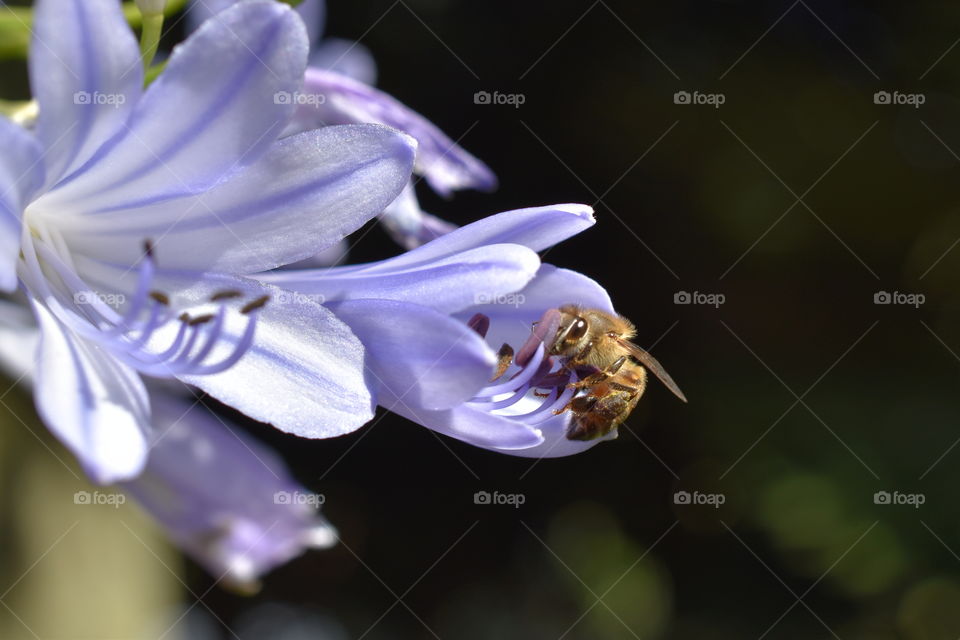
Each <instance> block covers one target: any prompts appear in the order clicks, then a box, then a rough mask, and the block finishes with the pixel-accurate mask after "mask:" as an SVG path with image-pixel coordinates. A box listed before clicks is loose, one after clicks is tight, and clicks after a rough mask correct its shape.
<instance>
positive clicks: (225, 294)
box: [210, 289, 243, 302]
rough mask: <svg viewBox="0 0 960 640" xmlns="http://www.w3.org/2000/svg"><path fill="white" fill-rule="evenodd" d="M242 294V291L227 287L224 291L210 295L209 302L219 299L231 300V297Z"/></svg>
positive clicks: (237, 296) (238, 296)
mask: <svg viewBox="0 0 960 640" xmlns="http://www.w3.org/2000/svg"><path fill="white" fill-rule="evenodd" d="M242 296H243V292H242V291H237V290H235V289H228V290H226V291H218V292H216V293H215V294H213V295H212V296H210V302H218V301H220V300H232V299H233V298H240V297H242Z"/></svg>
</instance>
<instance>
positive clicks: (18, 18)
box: [0, 0, 187, 60]
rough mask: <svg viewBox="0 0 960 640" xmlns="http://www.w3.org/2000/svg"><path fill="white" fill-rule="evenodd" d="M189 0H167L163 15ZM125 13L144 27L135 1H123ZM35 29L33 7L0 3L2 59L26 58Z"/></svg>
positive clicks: (133, 24) (131, 21) (135, 25)
mask: <svg viewBox="0 0 960 640" xmlns="http://www.w3.org/2000/svg"><path fill="white" fill-rule="evenodd" d="M186 4H187V0H167V4H166V6H165V7H164V9H163V15H164V16H165V17H170V16H172V15H174V14H175V13H177V12H178V11H180V10H181V9H183V7H184V6H185V5H186ZM123 15H124V17H125V18H126V19H127V23H128V24H129V25H130V26H131V27H132V28H134V29H140V28H142V27H144V19H143V16H141V15H140V9H138V8H137V5H136V3H134V2H124V3H123ZM32 30H33V9H32V8H31V7H10V6H6V5H0V60H8V59H16V58H26V57H27V49H28V48H29V47H30V34H31V33H32Z"/></svg>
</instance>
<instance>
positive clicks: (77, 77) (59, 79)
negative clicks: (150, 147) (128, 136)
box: [29, 0, 143, 184]
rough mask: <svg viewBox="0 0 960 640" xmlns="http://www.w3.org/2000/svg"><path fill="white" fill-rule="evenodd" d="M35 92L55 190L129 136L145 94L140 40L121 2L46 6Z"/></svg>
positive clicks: (37, 40)
mask: <svg viewBox="0 0 960 640" xmlns="http://www.w3.org/2000/svg"><path fill="white" fill-rule="evenodd" d="M35 12H36V13H35V20H34V24H35V30H34V34H33V42H32V43H31V45H30V59H29V66H30V84H31V87H32V89H33V95H34V96H36V98H37V102H38V103H39V105H40V114H39V116H38V118H37V138H38V139H39V140H40V142H41V144H42V145H43V148H44V151H45V153H46V156H45V159H46V163H47V175H46V179H47V183H48V184H53V183H55V182H56V181H57V180H59V179H60V178H61V177H63V176H65V175H67V174H69V173H70V172H72V171H74V170H75V169H77V168H78V167H80V166H81V165H82V164H83V163H84V162H86V161H87V160H89V159H90V157H91V156H93V154H94V153H95V152H96V151H97V150H98V149H99V148H100V146H101V145H103V143H104V142H106V141H107V140H108V139H110V138H111V137H112V136H114V135H115V134H117V133H118V132H119V131H121V130H123V128H124V127H125V125H126V122H127V120H128V119H129V117H130V113H131V112H132V110H133V108H134V105H136V103H137V100H138V99H139V98H140V92H141V90H142V87H143V65H142V64H141V62H140V49H139V47H138V46H137V41H136V38H134V36H133V32H132V31H131V30H130V27H129V26H127V21H126V20H125V19H124V17H123V13H122V12H121V11H120V5H119V4H118V3H117V2H116V1H115V0H38V2H37V3H36V9H35Z"/></svg>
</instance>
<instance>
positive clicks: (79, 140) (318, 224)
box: [0, 0, 415, 483]
mask: <svg viewBox="0 0 960 640" xmlns="http://www.w3.org/2000/svg"><path fill="white" fill-rule="evenodd" d="M307 49H308V46H307V36H306V34H305V31H304V27H303V24H302V22H301V20H300V18H299V17H298V16H297V15H296V14H295V13H294V12H293V11H292V10H290V9H289V7H286V6H285V5H283V4H280V3H277V2H273V1H269V0H251V1H248V2H242V3H240V4H238V5H236V6H234V7H232V8H230V9H228V10H226V11H223V12H222V13H219V14H217V15H216V16H215V17H214V18H212V19H211V20H208V21H207V22H206V23H204V25H203V26H202V27H201V28H199V29H198V30H197V31H196V32H194V33H193V34H192V35H191V36H190V38H189V39H188V40H187V41H186V42H184V43H183V44H181V45H180V46H178V47H177V48H176V49H175V50H174V52H173V54H172V55H171V57H170V59H169V62H168V65H167V67H166V69H165V71H164V72H163V73H162V74H161V75H160V77H159V78H158V79H157V80H156V81H155V82H154V83H153V84H151V85H150V87H149V88H148V89H146V90H144V89H143V73H142V69H141V62H140V56H139V50H138V47H137V43H136V41H135V39H134V37H133V34H132V33H131V31H130V29H129V27H128V26H127V24H126V22H125V21H124V18H123V15H122V13H121V11H120V7H119V5H118V4H117V3H116V2H114V1H113V0H39V1H38V2H37V5H36V13H35V38H34V43H33V45H32V47H31V55H30V60H29V65H30V77H31V84H32V86H33V91H34V94H35V96H36V99H37V101H38V103H39V116H38V119H37V122H36V125H35V128H34V129H33V130H27V129H24V128H22V127H20V126H19V125H16V124H14V123H12V122H10V121H8V120H0V140H2V141H3V143H4V147H5V149H6V152H5V153H4V154H3V156H2V159H0V193H2V196H0V211H2V213H3V214H4V215H3V219H4V221H5V222H4V224H3V225H2V227H0V288H2V289H3V290H4V291H12V290H13V289H14V288H15V287H17V285H18V283H19V286H20V287H21V288H22V289H23V291H24V292H25V293H26V295H27V297H28V299H29V303H30V306H31V308H32V310H33V312H34V314H35V315H36V318H37V322H38V324H39V326H40V330H41V333H42V338H41V340H40V346H39V349H38V355H37V362H38V374H37V385H36V391H35V398H36V402H37V408H38V411H39V413H40V415H41V417H42V418H43V420H44V422H45V423H46V424H47V426H48V427H49V428H50V429H51V430H52V431H53V432H54V434H55V435H56V436H57V437H58V438H59V439H61V440H62V441H63V442H64V443H65V444H66V445H67V446H68V448H70V449H71V450H72V451H73V452H74V454H75V455H77V456H78V458H79V459H80V461H81V463H82V464H83V466H84V468H85V470H86V471H87V472H88V474H89V475H90V476H91V477H92V478H93V479H94V480H95V481H97V482H101V483H109V482H114V481H117V480H122V479H128V478H131V477H133V476H135V475H136V474H137V473H139V472H140V470H141V469H142V468H143V465H144V464H145V461H146V457H147V452H148V448H149V443H148V437H147V434H148V433H149V425H150V423H151V418H150V398H149V395H148V393H147V390H146V387H145V385H144V382H143V380H142V376H144V375H145V376H150V377H159V378H177V379H179V380H181V381H184V382H188V383H190V384H193V385H196V386H198V387H200V388H201V389H203V390H204V391H206V392H208V393H210V394H211V395H213V396H214V397H216V398H218V399H220V400H223V401H225V402H227V403H228V404H231V405H232V406H234V407H235V408H237V409H238V410H240V411H242V412H244V413H246V414H247V415H249V416H251V417H253V418H255V419H258V420H261V421H264V422H270V423H272V424H274V425H275V426H276V427H278V428H280V429H282V430H285V431H288V432H292V433H296V434H299V435H303V436H307V437H329V436H334V435H339V434H341V433H346V432H349V431H352V430H353V429H356V428H358V427H359V426H361V425H362V424H363V423H365V422H366V421H368V420H369V419H370V418H371V417H372V415H373V406H374V405H373V402H372V398H371V395H370V391H369V390H368V388H367V382H366V380H365V378H364V373H363V367H364V354H363V345H362V343H361V342H360V341H359V340H358V339H357V337H356V336H355V335H354V334H353V333H352V332H351V331H350V329H349V327H348V326H347V325H346V324H344V323H343V322H342V321H340V320H339V319H337V317H336V316H335V315H334V314H333V313H331V312H330V311H329V310H328V309H325V308H324V307H322V306H321V305H319V304H316V303H312V302H308V303H303V304H298V305H296V307H295V308H292V307H290V306H286V305H276V304H269V303H267V302H266V301H267V297H269V296H271V295H275V294H276V293H277V291H276V290H274V289H272V288H270V287H264V286H262V285H259V284H257V283H256V282H254V281H253V280H249V279H246V278H244V277H243V276H244V275H245V274H251V273H257V272H261V271H263V270H265V269H273V268H276V267H278V266H281V265H284V264H288V263H291V262H295V261H298V260H301V259H304V258H307V257H309V256H311V255H314V254H316V253H317V252H318V251H320V250H322V249H324V248H326V247H328V246H331V245H333V244H335V243H337V242H338V241H340V240H341V239H342V238H343V237H345V236H346V235H348V234H349V233H351V232H353V231H355V230H356V229H357V228H359V227H360V226H361V225H362V224H364V223H365V222H366V221H367V220H369V219H370V218H372V217H373V216H375V215H377V214H378V213H380V212H381V211H382V210H383V209H384V208H385V207H386V206H387V205H388V204H389V203H390V202H392V201H393V200H394V199H395V198H396V196H397V195H398V194H399V193H400V191H401V190H402V188H403V187H404V185H406V184H407V183H408V181H409V176H410V171H411V167H412V165H413V159H414V153H415V143H414V141H413V140H412V139H410V138H409V137H408V136H405V135H403V134H401V133H399V132H396V131H393V130H390V129H387V128H385V127H382V126H378V125H350V126H344V127H326V128H324V129H321V130H317V131H307V132H304V133H301V134H298V135H293V136H288V137H285V138H283V139H278V135H279V134H280V132H281V131H282V130H283V129H284V128H285V127H286V126H287V123H288V120H289V119H290V117H291V115H292V109H293V107H292V105H290V104H285V103H284V102H283V101H279V100H277V99H276V95H278V94H282V93H284V92H286V93H293V92H295V91H296V90H297V89H298V88H299V86H300V83H301V80H302V77H303V73H304V69H305V65H306V56H307ZM145 241H150V242H147V250H146V251H145V250H144V246H145ZM238 292H242V297H240V298H239V299H237V294H238ZM265 304H266V306H264V305H265ZM255 334H256V337H257V339H256V342H254V340H253V338H254V335H255ZM251 385H255V392H254V390H253V388H252V387H251ZM294 403H296V404H297V406H298V407H299V409H298V410H293V409H291V407H292V406H293V405H294Z"/></svg>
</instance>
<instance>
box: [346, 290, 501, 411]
mask: <svg viewBox="0 0 960 640" xmlns="http://www.w3.org/2000/svg"><path fill="white" fill-rule="evenodd" d="M328 306H329V308H330V309H331V310H332V311H333V312H334V313H335V314H336V315H337V317H339V318H340V319H341V320H343V321H344V322H346V323H347V324H348V325H349V326H350V329H351V330H353V332H354V333H355V334H356V335H357V337H358V338H360V341H361V342H362V343H363V344H364V346H365V347H366V350H367V351H366V352H367V363H366V366H367V370H368V372H369V375H368V379H369V380H370V384H371V386H373V387H374V388H376V389H377V390H378V396H379V400H380V404H381V405H383V406H385V407H386V408H388V409H392V408H393V407H394V406H396V405H406V406H408V407H415V408H426V409H447V408H450V407H454V406H456V405H458V404H460V403H461V402H464V401H465V400H468V399H470V398H471V397H473V396H474V395H475V394H476V393H477V392H478V391H479V390H480V389H481V388H483V386H484V385H485V384H487V382H488V381H489V379H490V376H491V375H492V373H493V367H494V365H495V364H496V356H495V355H494V353H493V351H492V350H491V349H490V348H489V347H488V346H487V344H486V343H485V342H484V341H483V339H482V338H481V337H480V336H479V335H477V333H476V332H474V331H473V330H471V329H470V328H469V327H467V326H466V325H465V324H463V323H461V322H458V321H456V320H454V319H452V318H450V317H449V316H447V315H445V314H441V313H439V312H437V311H434V310H432V309H429V308H427V307H423V306H420V305H416V304H410V303H407V302H397V301H390V300H351V301H347V302H337V303H333V304H330V305H328ZM385 400H386V401H388V402H385Z"/></svg>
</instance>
